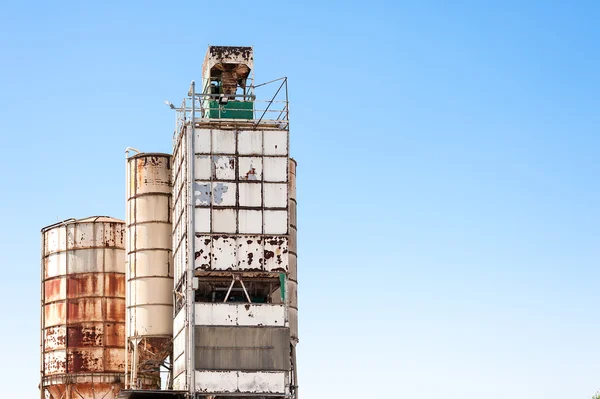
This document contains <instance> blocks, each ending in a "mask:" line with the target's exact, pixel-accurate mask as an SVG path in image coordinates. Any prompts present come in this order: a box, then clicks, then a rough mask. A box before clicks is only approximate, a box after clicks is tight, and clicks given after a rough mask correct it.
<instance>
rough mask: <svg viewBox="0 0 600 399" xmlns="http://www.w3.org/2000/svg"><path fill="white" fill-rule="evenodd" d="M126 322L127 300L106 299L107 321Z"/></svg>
mask: <svg viewBox="0 0 600 399" xmlns="http://www.w3.org/2000/svg"><path fill="white" fill-rule="evenodd" d="M123 320H125V299H121V298H106V321H115V322H119V321H123Z"/></svg>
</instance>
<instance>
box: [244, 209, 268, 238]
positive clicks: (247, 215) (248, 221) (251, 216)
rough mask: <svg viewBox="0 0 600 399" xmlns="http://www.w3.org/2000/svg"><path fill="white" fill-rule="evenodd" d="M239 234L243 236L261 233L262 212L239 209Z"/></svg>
mask: <svg viewBox="0 0 600 399" xmlns="http://www.w3.org/2000/svg"><path fill="white" fill-rule="evenodd" d="M239 223H240V226H239V232H240V233H243V234H260V233H262V211H260V210H256V211H255V210H248V209H240V213H239Z"/></svg>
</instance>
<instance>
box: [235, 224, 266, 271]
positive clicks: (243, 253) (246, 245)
mask: <svg viewBox="0 0 600 399" xmlns="http://www.w3.org/2000/svg"><path fill="white" fill-rule="evenodd" d="M240 220H241V216H240ZM262 242H263V240H262V237H261V236H259V235H257V236H241V237H238V239H237V247H236V248H237V264H238V269H240V270H243V269H260V268H262V265H261V263H260V261H259V259H261V258H262V257H263V245H262Z"/></svg>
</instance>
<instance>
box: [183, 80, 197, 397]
mask: <svg viewBox="0 0 600 399" xmlns="http://www.w3.org/2000/svg"><path fill="white" fill-rule="evenodd" d="M190 93H191V97H192V120H191V122H192V123H191V124H190V129H189V131H188V132H187V134H186V142H187V179H188V193H187V194H188V195H187V201H188V220H187V222H188V223H187V224H188V225H187V242H188V253H187V259H188V261H187V263H188V264H187V270H186V275H187V278H186V301H185V303H186V312H187V326H188V334H187V338H188V342H187V344H188V345H187V356H186V357H187V359H186V360H187V365H186V366H187V376H186V378H187V389H188V397H190V398H193V397H195V396H196V395H195V393H194V391H195V389H196V378H195V377H196V375H195V374H196V373H195V367H196V363H195V353H194V349H195V348H194V345H195V342H194V341H195V340H194V335H195V334H194V326H195V321H194V310H195V309H194V307H195V306H194V302H195V295H194V286H193V281H192V280H193V279H194V261H195V252H194V239H195V236H196V234H195V232H194V157H195V151H194V136H195V134H194V125H195V124H196V123H195V122H196V82H194V81H193V80H192V83H191V84H190Z"/></svg>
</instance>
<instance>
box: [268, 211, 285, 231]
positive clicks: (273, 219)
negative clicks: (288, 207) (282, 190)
mask: <svg viewBox="0 0 600 399" xmlns="http://www.w3.org/2000/svg"><path fill="white" fill-rule="evenodd" d="M287 220H288V219H287V211H273V210H265V212H264V214H263V223H264V233H265V234H286V233H287V230H288V223H287Z"/></svg>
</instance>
